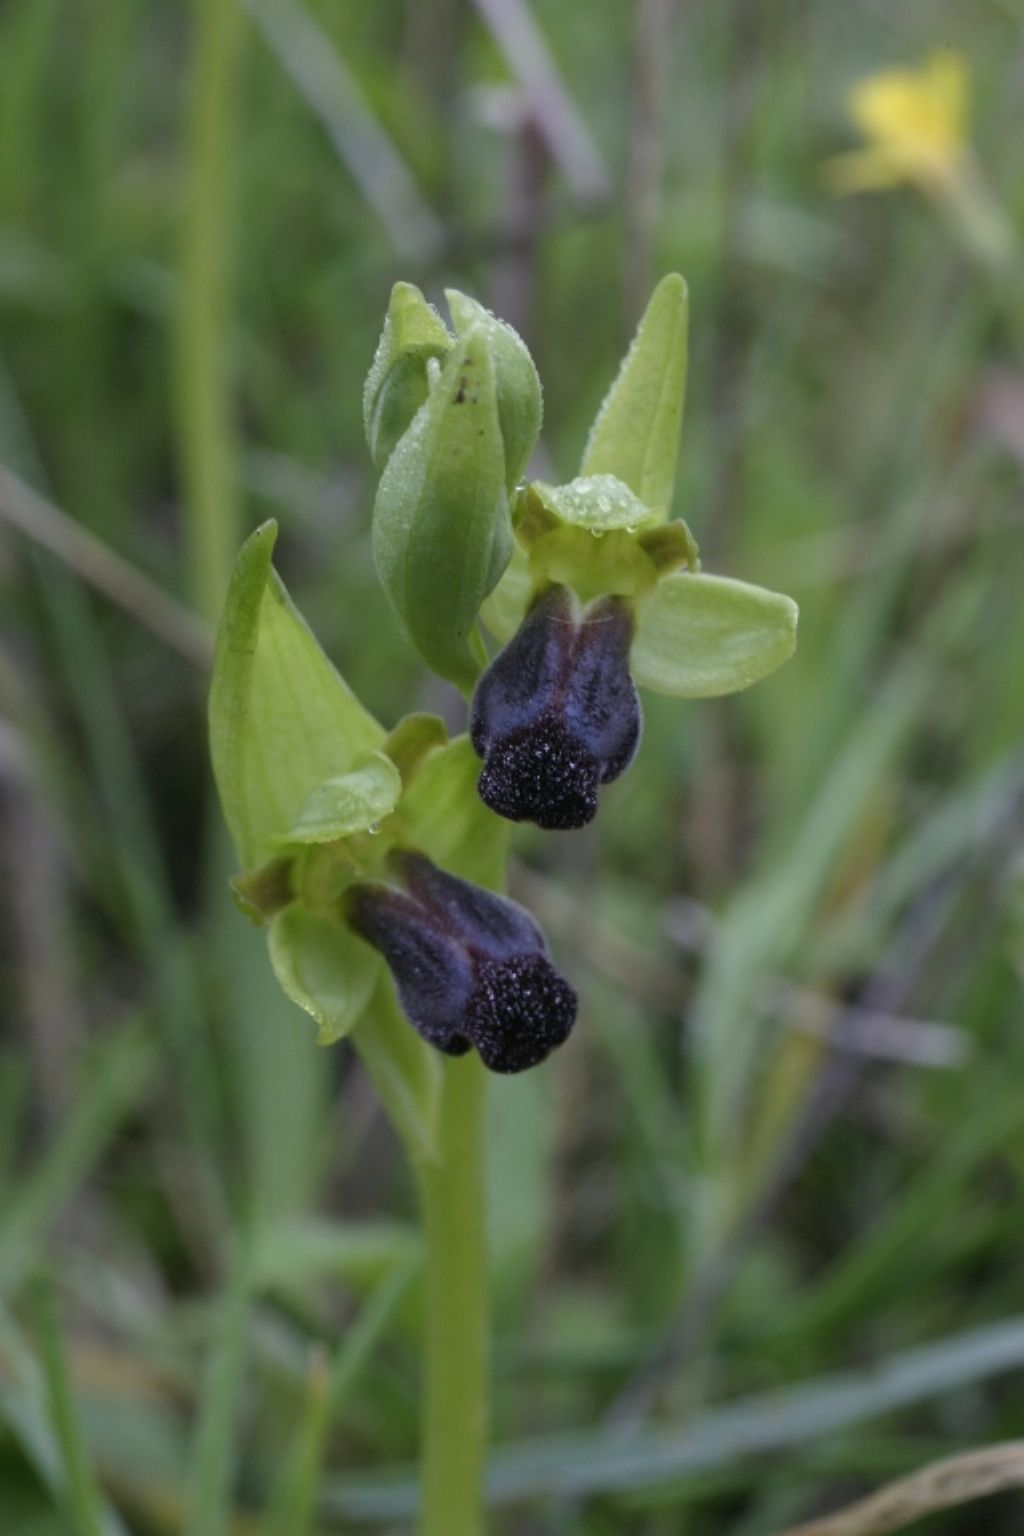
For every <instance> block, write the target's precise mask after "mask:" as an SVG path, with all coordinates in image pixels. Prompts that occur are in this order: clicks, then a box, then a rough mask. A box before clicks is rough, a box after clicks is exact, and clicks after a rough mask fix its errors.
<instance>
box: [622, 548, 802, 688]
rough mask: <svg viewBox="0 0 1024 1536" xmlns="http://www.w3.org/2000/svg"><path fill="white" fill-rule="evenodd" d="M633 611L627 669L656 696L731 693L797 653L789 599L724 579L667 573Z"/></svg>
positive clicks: (794, 612) (793, 608)
mask: <svg viewBox="0 0 1024 1536" xmlns="http://www.w3.org/2000/svg"><path fill="white" fill-rule="evenodd" d="M636 612H637V627H636V638H635V639H634V641H633V649H632V651H631V652H630V670H631V671H632V674H633V677H634V680H635V681H636V682H637V683H639V684H640V685H641V687H645V688H653V689H654V691H655V692H656V693H669V694H674V695H676V696H677V697H680V698H690V699H700V698H710V697H712V696H714V695H716V694H722V693H735V692H737V691H738V690H739V689H741V688H748V687H749V686H750V684H751V683H756V682H757V681H758V679H759V678H762V677H766V676H767V675H768V673H769V672H774V670H775V668H776V667H778V666H780V665H781V664H782V662H784V661H785V660H786V658H787V657H788V656H791V655H792V654H793V651H794V650H795V648H796V621H797V607H796V604H795V603H794V602H793V601H792V599H790V598H788V597H784V596H783V595H782V594H781V593H780V592H768V591H766V590H765V588H764V587H753V586H749V585H748V584H747V583H746V582H744V581H730V580H729V579H728V578H727V577H724V576H694V575H691V574H689V573H688V572H685V571H672V572H671V573H670V574H669V575H668V576H665V577H663V578H662V579H661V581H659V582H658V584H657V586H656V587H654V588H653V589H652V590H651V591H650V592H649V593H647V594H645V595H644V596H643V597H642V598H641V599H640V600H639V601H638V603H637V610H636Z"/></svg>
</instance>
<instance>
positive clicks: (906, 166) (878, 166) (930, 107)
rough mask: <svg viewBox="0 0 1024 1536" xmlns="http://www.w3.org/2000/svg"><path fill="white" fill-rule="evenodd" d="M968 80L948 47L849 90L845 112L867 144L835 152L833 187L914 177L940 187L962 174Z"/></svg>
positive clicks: (877, 186) (858, 187)
mask: <svg viewBox="0 0 1024 1536" xmlns="http://www.w3.org/2000/svg"><path fill="white" fill-rule="evenodd" d="M968 96H969V84H968V79H967V69H966V66H965V64H964V61H963V59H962V58H960V56H959V54H956V53H954V52H953V51H952V49H949V48H942V49H937V50H936V51H935V52H934V53H932V54H929V56H928V58H927V59H926V60H925V62H924V63H923V64H922V65H921V67H920V68H919V69H883V70H879V71H878V72H877V73H876V74H873V75H867V76H866V77H865V78H864V79H863V80H859V81H858V82H857V84H856V85H855V86H854V87H853V89H852V90H851V91H850V94H849V98H848V105H849V110H850V116H851V117H852V118H853V120H854V122H855V123H856V125H857V127H858V128H859V129H860V131H861V133H862V134H863V135H864V137H865V139H866V140H867V147H866V148H865V149H859V150H852V151H851V152H850V153H848V154H845V155H836V156H834V157H833V159H832V160H830V161H829V162H828V173H829V177H830V180H831V182H832V185H833V186H834V187H835V190H836V191H837V192H870V191H882V190H884V189H886V188H888V187H896V186H899V185H901V183H905V182H911V183H914V184H916V185H917V186H919V187H922V188H924V190H925V191H928V192H940V191H943V190H944V189H946V188H948V186H949V184H950V183H951V182H952V181H954V180H956V179H957V178H958V177H959V176H961V175H962V173H963V170H964V166H965V162H966V158H967V148H966V142H967V103H968Z"/></svg>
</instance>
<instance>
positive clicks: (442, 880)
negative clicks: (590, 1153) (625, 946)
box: [346, 852, 577, 1072]
mask: <svg viewBox="0 0 1024 1536" xmlns="http://www.w3.org/2000/svg"><path fill="white" fill-rule="evenodd" d="M393 863H394V868H395V872H396V874H397V875H398V877H399V878H400V879H401V880H402V882H403V884H404V886H405V889H404V890H399V889H397V888H396V887H394V886H391V885H386V884H384V883H378V882H372V881H366V882H360V883H359V884H358V885H355V886H353V887H352V888H351V890H350V891H349V893H348V896H347V898H346V916H347V919H348V922H349V924H350V926H351V927H352V928H353V929H354V930H355V931H356V933H358V934H359V935H360V936H361V937H362V938H364V939H366V941H367V942H368V943H370V944H372V945H373V946H374V947H375V948H376V949H378V950H379V951H380V953H381V954H382V955H383V956H384V959H385V960H386V961H387V963H388V966H389V967H390V969H391V974H392V976H393V978H394V981H395V986H396V989H397V991H398V997H399V1001H400V1003H401V1005H402V1009H403V1011H404V1012H405V1014H406V1016H407V1017H408V1019H409V1021H410V1023H411V1024H412V1025H413V1026H414V1027H415V1028H416V1029H417V1030H418V1031H419V1033H420V1034H421V1035H422V1036H423V1038H424V1039H425V1040H428V1041H429V1042H430V1044H431V1045H433V1046H435V1047H436V1048H437V1049H438V1050H440V1051H443V1052H444V1053H445V1054H446V1055H448V1056H461V1055H464V1054H465V1053H466V1051H468V1050H470V1049H472V1048H475V1049H476V1050H477V1051H478V1053H479V1055H480V1058H481V1060H482V1061H483V1062H484V1064H485V1065H486V1066H488V1067H489V1068H490V1069H491V1070H492V1071H493V1072H522V1071H525V1070H526V1068H528V1067H532V1066H536V1065H537V1064H538V1063H539V1062H541V1061H543V1060H544V1059H545V1057H546V1056H548V1055H549V1054H550V1053H551V1051H553V1050H554V1049H555V1048H556V1047H557V1046H559V1045H561V1044H562V1043H563V1041H564V1040H566V1039H567V1037H568V1035H569V1033H570V1031H571V1030H572V1027H573V1024H574V1023H575V1020H576V1010H577V997H576V993H575V992H574V990H573V988H572V987H571V986H570V985H569V983H568V982H567V981H566V980H565V978H564V977H563V976H561V975H560V974H559V972H558V971H557V970H556V969H555V967H554V966H553V965H552V963H551V960H550V958H549V956H548V950H547V944H546V942H545V939H544V935H543V934H542V933H541V930H540V929H539V928H538V927H537V924H536V923H535V922H534V921H533V918H532V917H531V916H530V914H529V913H528V912H527V911H526V910H525V908H523V907H521V906H519V905H518V903H516V902H513V901H509V900H508V898H507V897H504V896H496V895H495V894H494V893H493V892H491V891H485V890H483V889H482V887H480V886H476V885H473V884H472V883H471V882H470V881H467V880H460V879H459V878H458V877H457V876H455V875H450V874H448V873H447V872H446V871H444V870H441V869H438V868H437V866H436V865H434V864H432V863H431V861H430V860H429V859H427V858H425V857H424V855H422V854H419V853H408V852H407V853H401V854H399V855H397V856H396V857H395V859H394V861H393Z"/></svg>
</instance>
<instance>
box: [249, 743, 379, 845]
mask: <svg viewBox="0 0 1024 1536" xmlns="http://www.w3.org/2000/svg"><path fill="white" fill-rule="evenodd" d="M401 793H402V780H401V778H400V776H399V773H398V769H397V768H396V767H395V765H394V763H393V762H392V761H391V759H390V758H389V757H385V756H384V754H383V752H370V753H368V754H367V755H366V757H364V758H361V759H360V760H359V761H358V762H357V763H356V764H355V766H354V767H353V768H352V770H351V772H349V773H343V774H341V775H340V776H339V777H338V778H335V779H327V780H326V781H325V782H324V783H323V784H318V785H317V786H316V788H315V789H314V790H313V791H312V793H311V794H310V795H309V796H308V797H307V798H306V801H305V803H304V804H303V807H302V809H301V811H300V812H299V816H298V820H297V821H296V823H295V825H294V826H293V827H292V829H291V831H290V832H286V833H284V834H283V835H282V836H280V837H279V838H277V841H278V842H280V843H333V842H336V841H337V839H338V838H339V837H350V836H351V835H352V833H353V832H365V831H366V830H367V828H370V829H374V828H376V826H377V824H378V823H379V822H381V821H383V819H384V817H385V816H389V815H390V814H391V812H392V811H393V810H394V808H395V806H396V805H397V804H398V797H399V795H400V794H401Z"/></svg>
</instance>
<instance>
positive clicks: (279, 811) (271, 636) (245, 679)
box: [209, 521, 384, 869]
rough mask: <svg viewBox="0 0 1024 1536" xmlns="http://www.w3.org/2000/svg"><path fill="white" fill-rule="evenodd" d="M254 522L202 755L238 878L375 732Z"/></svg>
mask: <svg viewBox="0 0 1024 1536" xmlns="http://www.w3.org/2000/svg"><path fill="white" fill-rule="evenodd" d="M276 538H277V524H276V523H274V522H272V521H271V522H267V523H264V524H263V526H262V527H261V528H258V529H257V530H256V532H255V533H254V534H252V535H251V536H250V538H248V539H247V540H246V542H245V544H243V546H242V548H241V550H240V552H239V555H238V559H237V561H236V563H235V570H234V574H233V575H232V578H231V586H230V588H229V590H228V595H227V600H226V603H225V606H224V614H223V617H222V619H221V625H220V631H219V634H218V637H217V652H216V656H215V658H214V667H213V681H212V684H211V686H210V700H209V722H210V752H211V755H212V758H213V771H214V776H215V778H216V780H217V788H218V790H219V792H220V799H221V805H222V806H223V809H224V815H225V818H226V820H227V823H228V826H229V828H230V830H231V835H232V837H233V838H234V841H235V845H236V847H237V849H238V852H239V856H240V858H241V861H242V863H243V864H244V866H245V867H246V868H247V869H251V868H253V867H254V866H255V865H258V864H262V863H263V862H265V861H266V860H267V859H268V858H269V857H270V856H271V854H272V853H274V852H275V851H276V850H275V845H274V837H275V834H277V833H281V832H284V831H286V830H287V829H288V828H289V827H290V826H292V824H293V823H294V821H295V819H296V817H297V816H298V814H299V811H300V809H301V808H302V805H303V803H304V802H305V800H306V797H307V796H308V795H309V793H310V792H311V791H312V790H313V789H315V787H316V786H317V785H318V784H320V783H321V782H322V781H323V780H325V779H331V778H335V777H336V776H337V775H339V774H343V773H347V772H348V770H349V769H350V768H351V767H352V764H353V762H354V761H355V759H356V758H357V757H358V756H359V755H360V754H361V753H364V752H369V751H374V750H376V749H377V748H378V747H380V745H381V744H382V742H383V740H384V731H383V729H382V728H381V727H380V726H379V725H378V724H377V722H376V721H375V720H374V718H373V716H372V715H370V714H369V713H368V711H367V710H365V709H364V708H363V706H362V705H361V704H360V703H359V700H358V699H357V698H356V697H355V695H354V694H353V693H352V692H351V690H350V689H349V688H348V686H347V685H346V684H345V682H344V681H343V680H342V678H341V677H340V676H339V674H338V673H337V672H336V671H335V669H334V667H333V666H332V665H331V663H330V661H329V660H328V659H327V657H326V656H325V655H324V653H323V651H322V650H321V648H320V646H319V644H318V643H317V641H316V639H315V637H314V636H313V634H312V632H311V631H310V629H309V627H308V625H307V624H306V622H305V620H304V619H303V617H302V615H301V614H300V613H299V611H298V609H297V608H296V607H295V605H294V604H293V603H292V601H291V598H290V597H289V596H288V593H287V592H286V590H285V588H284V584H283V583H282V581H281V579H280V577H279V576H278V575H277V573H276V571H275V570H274V568H273V566H272V565H271V563H270V557H271V554H272V552H273V548H274V541H275V539H276Z"/></svg>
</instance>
